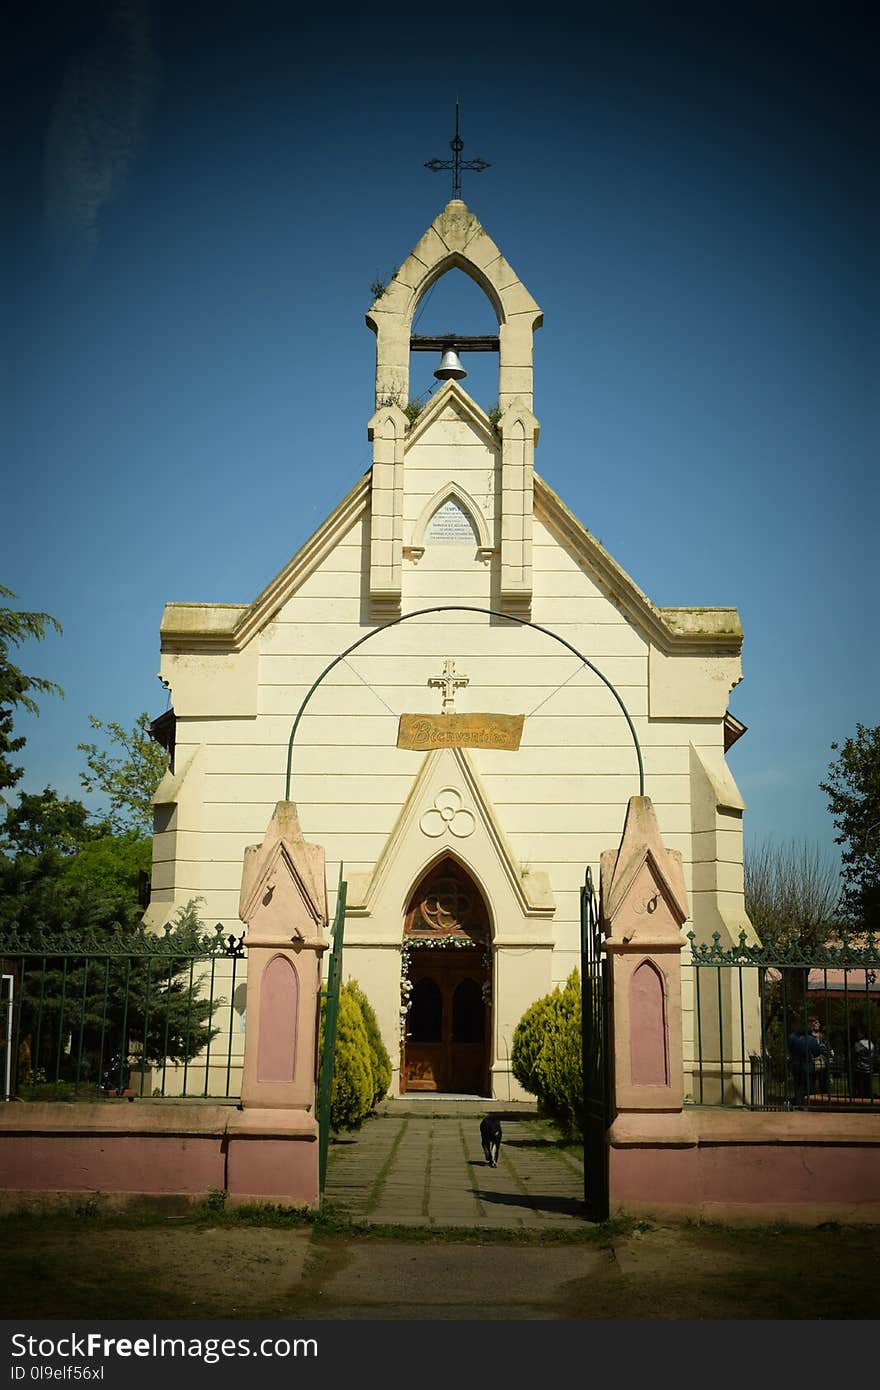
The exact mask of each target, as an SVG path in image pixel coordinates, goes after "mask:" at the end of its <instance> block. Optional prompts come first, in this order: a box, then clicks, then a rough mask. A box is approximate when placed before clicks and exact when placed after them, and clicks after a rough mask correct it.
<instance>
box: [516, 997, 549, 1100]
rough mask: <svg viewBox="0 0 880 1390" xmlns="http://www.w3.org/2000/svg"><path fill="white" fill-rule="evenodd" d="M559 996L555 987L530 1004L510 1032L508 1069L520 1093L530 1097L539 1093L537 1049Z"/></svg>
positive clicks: (542, 1042) (542, 1043) (538, 1051)
mask: <svg viewBox="0 0 880 1390" xmlns="http://www.w3.org/2000/svg"><path fill="white" fill-rule="evenodd" d="M560 993H561V991H560V989H559V986H558V985H557V987H556V989H555V990H554V991H553V993H552V994H545V995H544V998H543V999H536V1000H535V1002H534V1004H530V1005H529V1007H528V1008H527V1009H526V1011H525V1013H524V1014H523V1016H522V1018H521V1019H520V1021H519V1023H518V1024H517V1025H516V1028H515V1029H514V1031H513V1044H512V1046H511V1049H510V1069H511V1071H512V1072H513V1074H514V1076H515V1077H516V1079H517V1081H518V1082H519V1084H520V1085H521V1086H522V1087H523V1089H524V1090H526V1091H528V1092H529V1095H532V1096H536V1095H538V1094H539V1092H540V1089H541V1087H540V1083H539V1081H538V1065H539V1061H540V1057H541V1048H542V1047H543V1046H544V1041H545V1039H546V1037H547V1030H548V1028H549V1027H550V1026H551V1020H552V1018H553V1016H554V1013H555V1011H556V1008H557V1006H558V1001H559V997H560Z"/></svg>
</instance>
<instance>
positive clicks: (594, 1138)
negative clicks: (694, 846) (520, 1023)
mask: <svg viewBox="0 0 880 1390" xmlns="http://www.w3.org/2000/svg"><path fill="white" fill-rule="evenodd" d="M581 1039H582V1047H583V1053H582V1063H583V1077H584V1206H585V1207H586V1215H587V1220H588V1221H606V1220H607V1219H608V1213H609V1206H608V1126H609V1123H610V1113H609V1097H610V1087H609V1084H608V1073H609V1059H608V968H607V960H606V958H605V956H604V955H603V953H602V941H601V935H600V930H599V914H598V910H597V906H596V894H595V891H594V889H593V875H592V872H591V870H590V868H589V866H588V867H587V870H586V873H585V875H584V886H583V888H582V889H581Z"/></svg>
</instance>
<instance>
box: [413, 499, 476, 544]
mask: <svg viewBox="0 0 880 1390" xmlns="http://www.w3.org/2000/svg"><path fill="white" fill-rule="evenodd" d="M476 539H477V537H476V535H475V533H474V527H473V523H472V521H471V519H470V517H469V516H468V514H467V512H466V511H465V510H464V507H462V506H461V505H460V504H459V503H458V502H456V501H455V499H454V498H453V497H450V498H449V499H448V500H447V501H446V502H444V503H443V506H442V507H438V508H437V510H436V512H435V513H434V515H433V516H432V517H431V520H430V521H429V522H428V526H427V530H426V531H425V544H426V545H428V544H429V543H430V544H432V545H474V544H475V543H476Z"/></svg>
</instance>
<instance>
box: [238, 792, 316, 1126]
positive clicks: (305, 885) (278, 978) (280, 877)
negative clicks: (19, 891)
mask: <svg viewBox="0 0 880 1390" xmlns="http://www.w3.org/2000/svg"><path fill="white" fill-rule="evenodd" d="M239 916H240V917H241V920H242V921H243V922H245V923H247V952H248V973H247V1020H246V1031H245V1043H244V1073H243V1076H242V1086H241V1103H242V1106H243V1107H244V1108H245V1109H248V1108H249V1107H252V1106H259V1107H262V1108H269V1109H282V1108H283V1109H290V1108H295V1109H299V1110H308V1111H313V1110H314V1105H315V1078H316V1071H317V1059H316V1053H315V1050H316V1046H317V1020H318V992H319V989H320V985H321V956H322V955H323V953H324V951H325V950H326V948H327V941H326V938H325V936H324V928H325V926H326V925H327V888H326V883H325V878H324V850H323V849H322V848H321V846H320V845H308V844H306V843H305V841H304V840H303V837H302V831H301V830H300V827H299V820H298V818H297V814H296V806H295V805H294V803H293V802H292V801H279V802H278V805H277V806H276V808H275V814H274V815H273V817H272V820H271V821H270V822H269V828H268V830H267V831H266V838H265V839H264V840H263V843H262V844H261V845H252V846H251V847H249V848H248V849H246V850H245V857H244V870H243V873H242V882H241V904H240V907H239Z"/></svg>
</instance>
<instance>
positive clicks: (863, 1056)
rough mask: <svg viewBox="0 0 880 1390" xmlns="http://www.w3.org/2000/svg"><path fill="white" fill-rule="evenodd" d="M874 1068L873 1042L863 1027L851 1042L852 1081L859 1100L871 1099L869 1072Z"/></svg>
mask: <svg viewBox="0 0 880 1390" xmlns="http://www.w3.org/2000/svg"><path fill="white" fill-rule="evenodd" d="M873 1070H874V1044H873V1043H872V1041H871V1039H870V1038H869V1037H868V1034H867V1032H866V1030H865V1029H864V1028H859V1035H858V1037H857V1038H856V1041H855V1042H854V1043H853V1081H854V1082H855V1090H856V1096H857V1097H858V1099H859V1100H870V1099H871V1073H872V1071H873Z"/></svg>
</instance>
